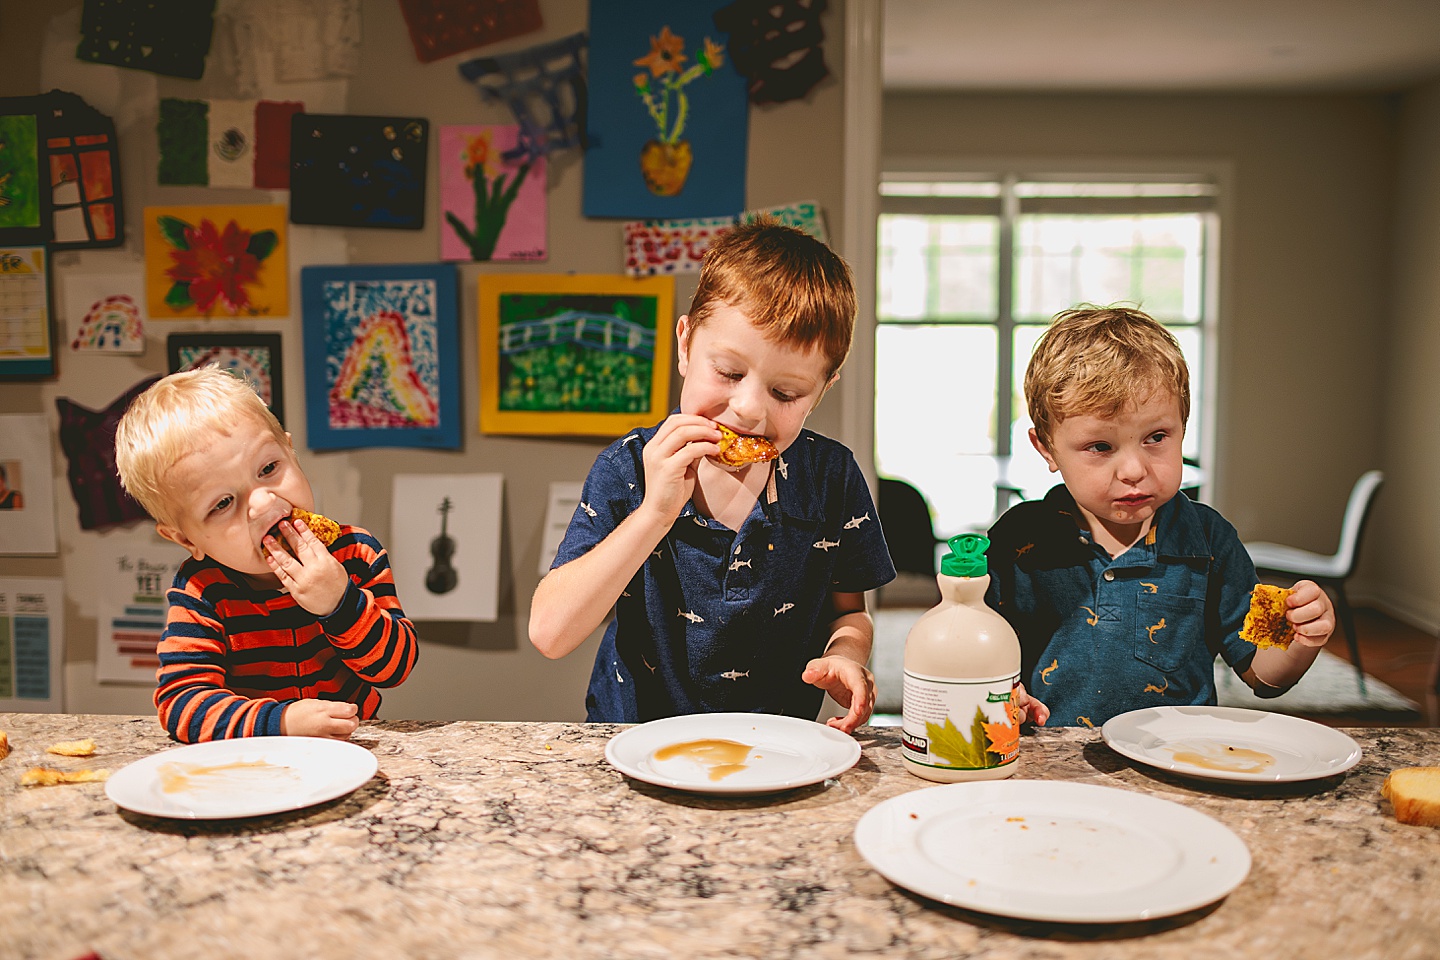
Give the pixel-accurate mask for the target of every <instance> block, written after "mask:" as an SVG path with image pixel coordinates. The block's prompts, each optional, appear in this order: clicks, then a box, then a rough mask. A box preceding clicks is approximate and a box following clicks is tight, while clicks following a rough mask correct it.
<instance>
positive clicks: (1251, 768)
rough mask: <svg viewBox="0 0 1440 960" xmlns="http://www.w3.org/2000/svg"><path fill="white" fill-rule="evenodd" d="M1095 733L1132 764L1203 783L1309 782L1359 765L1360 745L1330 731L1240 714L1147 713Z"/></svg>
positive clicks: (1207, 710)
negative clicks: (1197, 778)
mask: <svg viewBox="0 0 1440 960" xmlns="http://www.w3.org/2000/svg"><path fill="white" fill-rule="evenodd" d="M1100 733H1101V735H1102V736H1103V737H1104V738H1105V742H1106V743H1108V744H1109V745H1110V747H1111V749H1113V750H1114V751H1115V752H1117V753H1121V754H1124V755H1125V756H1127V757H1129V758H1130V759H1131V760H1135V761H1138V762H1140V763H1144V764H1149V765H1150V766H1152V767H1158V768H1159V769H1161V770H1169V771H1170V772H1172V773H1175V774H1178V775H1182V776H1187V777H1199V778H1201V779H1205V780H1234V781H1253V782H1257V783H1288V782H1291V781H1295V780H1315V779H1318V778H1321V777H1332V776H1334V775H1335V774H1337V773H1343V772H1345V771H1346V770H1349V769H1350V768H1351V767H1353V766H1355V764H1357V763H1359V762H1360V745H1359V744H1358V743H1356V742H1355V741H1354V740H1352V739H1350V738H1349V737H1347V736H1346V735H1345V734H1343V733H1341V732H1340V731H1339V730H1336V729H1334V728H1333V727H1327V726H1324V725H1323V724H1319V723H1312V722H1311V721H1309V720H1301V719H1300V718H1299V717H1289V716H1286V715H1285V714H1283V713H1267V712H1265V711H1264V710H1245V709H1242V708H1240V707H1147V708H1146V709H1144V710H1132V711H1130V712H1129V713H1122V714H1120V715H1119V716H1118V717H1111V718H1110V719H1109V720H1107V721H1105V725H1104V726H1103V727H1101V728H1100Z"/></svg>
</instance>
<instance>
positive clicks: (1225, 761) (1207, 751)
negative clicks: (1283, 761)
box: [1170, 741, 1275, 773]
mask: <svg viewBox="0 0 1440 960" xmlns="http://www.w3.org/2000/svg"><path fill="white" fill-rule="evenodd" d="M1170 755H1171V757H1173V758H1174V760H1175V762H1176V763H1184V764H1189V765H1190V766H1192V767H1200V768H1201V769H1202V770H1220V771H1223V772H1225V773H1264V772H1265V771H1266V770H1268V769H1269V768H1270V767H1272V766H1274V765H1275V758H1274V757H1272V756H1271V755H1270V754H1268V753H1264V752H1262V751H1260V750H1251V749H1249V748H1247V747H1232V746H1230V745H1229V744H1226V743H1219V742H1215V741H1202V742H1200V743H1178V744H1175V745H1174V746H1173V747H1171V748H1170Z"/></svg>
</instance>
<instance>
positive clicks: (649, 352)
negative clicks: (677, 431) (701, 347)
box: [479, 274, 675, 436]
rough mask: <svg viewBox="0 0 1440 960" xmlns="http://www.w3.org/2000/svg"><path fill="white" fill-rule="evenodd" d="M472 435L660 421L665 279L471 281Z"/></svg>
mask: <svg viewBox="0 0 1440 960" xmlns="http://www.w3.org/2000/svg"><path fill="white" fill-rule="evenodd" d="M479 300H480V337H479V340H480V432H481V433H508V434H570V435H581V436H584V435H590V436H613V435H616V434H619V433H623V432H624V431H626V430H629V429H630V428H632V427H636V426H641V425H646V424H650V423H654V422H656V421H658V420H662V419H664V417H665V413H666V407H667V404H668V403H669V397H670V364H671V346H670V343H671V333H670V329H671V327H670V325H671V323H673V320H674V315H673V304H674V300H675V281H674V278H672V277H649V278H645V279H634V278H630V277H623V276H558V275H541V274H503V275H498V274H497V275H493V276H491V275H485V276H481V278H480V296H479Z"/></svg>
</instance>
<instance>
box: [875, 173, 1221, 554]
mask: <svg viewBox="0 0 1440 960" xmlns="http://www.w3.org/2000/svg"><path fill="white" fill-rule="evenodd" d="M1216 200H1217V198H1216V188H1215V185H1214V183H1213V182H1211V181H1210V180H1208V179H1206V178H1202V177H1194V176H1191V177H1170V178H1160V177H1150V178H1142V177H1136V176H1127V177H1125V178H1102V177H1087V178H1086V179H1085V181H1083V182H1080V181H1077V180H1075V179H1073V178H1072V179H1066V180H1063V181H1062V180H1058V179H1044V178H1040V177H1024V176H1021V175H1018V174H1010V175H1005V176H992V177H977V178H960V177H954V178H945V179H940V178H937V177H935V176H934V175H929V176H925V175H906V174H901V173H887V174H886V175H885V177H884V182H883V183H882V185H881V215H880V222H879V243H878V259H877V272H878V278H877V280H878V283H877V305H876V320H877V324H876V339H875V459H876V468H877V471H878V473H879V474H880V475H881V476H883V477H893V478H896V479H900V480H905V481H907V482H909V483H911V484H912V485H914V486H915V487H916V488H918V489H919V490H920V491H921V492H922V493H923V494H924V495H925V497H926V499H927V500H929V501H930V504H931V507H932V509H933V511H934V516H935V528H936V531H937V532H938V533H939V534H941V535H942V536H949V535H952V534H954V533H957V532H960V531H962V530H971V529H982V528H984V527H986V526H988V525H989V523H990V522H991V521H992V520H993V519H994V517H995V514H996V511H997V510H998V509H1000V508H1001V507H1003V505H1004V503H1005V499H1006V498H1005V494H1004V493H1003V492H1002V493H1001V495H1000V496H999V497H998V498H997V488H996V485H997V481H998V482H999V483H1000V484H1001V486H1002V488H1004V487H1005V486H1007V485H1014V486H1017V487H1021V488H1023V489H1024V490H1025V493H1026V494H1027V495H1040V494H1043V492H1044V489H1046V488H1048V485H1049V482H1050V481H1051V480H1053V481H1054V482H1058V477H1054V478H1051V477H1049V476H1048V475H1046V474H1045V468H1044V464H1043V461H1041V460H1040V457H1039V455H1038V454H1036V453H1035V452H1034V450H1033V449H1032V448H1031V446H1030V442H1029V439H1028V436H1027V434H1028V430H1029V428H1030V420H1029V416H1028V414H1027V412H1026V409H1025V398H1024V393H1023V379H1024V373H1025V366H1026V364H1027V363H1028V362H1029V358H1030V353H1031V350H1032V349H1033V348H1034V345H1035V341H1036V340H1037V339H1038V338H1039V336H1040V334H1041V332H1042V331H1043V330H1044V329H1045V326H1046V325H1047V324H1048V323H1049V321H1050V319H1051V318H1052V317H1053V316H1054V315H1055V314H1056V313H1058V312H1060V311H1061V310H1065V309H1068V308H1070V307H1072V306H1075V305H1077V304H1081V303H1093V304H1100V305H1106V304H1112V303H1125V304H1129V305H1132V306H1138V307H1139V308H1140V309H1142V310H1144V311H1145V312H1147V313H1149V314H1150V315H1151V316H1153V317H1155V318H1156V319H1157V320H1159V321H1161V322H1162V323H1164V324H1165V325H1166V326H1167V327H1169V329H1170V330H1171V331H1172V332H1173V333H1174V334H1175V335H1176V338H1177V339H1178V340H1179V341H1180V345H1181V348H1182V349H1183V350H1184V352H1185V357H1186V360H1187V362H1188V363H1189V365H1190V374H1191V414H1190V420H1189V423H1188V425H1187V428H1186V434H1185V442H1184V452H1185V455H1186V457H1187V458H1188V459H1190V460H1191V461H1192V462H1195V461H1198V459H1199V456H1200V451H1201V450H1202V449H1205V448H1206V447H1207V446H1208V444H1207V443H1206V442H1205V441H1206V440H1207V439H1208V438H1206V437H1205V436H1204V424H1206V423H1208V422H1210V421H1211V420H1212V419H1213V418H1212V417H1210V416H1209V405H1210V404H1211V403H1212V402H1213V401H1212V398H1211V397H1209V396H1208V395H1207V391H1206V388H1205V383H1206V377H1205V372H1206V365H1207V362H1208V359H1207V358H1208V356H1209V355H1210V354H1211V353H1212V352H1213V346H1214V344H1213V340H1214V327H1215V324H1214V304H1213V300H1214V296H1213V291H1214V290H1215V289H1216V282H1215V280H1216V278H1215V275H1214V273H1215V269H1216V266H1217V262H1218V257H1217V256H1216V255H1215V248H1216V238H1217V235H1218V227H1219V222H1218V214H1217V206H1216ZM1017 477H1018V478H1020V479H1018V480H1017V479H1016V478H1017Z"/></svg>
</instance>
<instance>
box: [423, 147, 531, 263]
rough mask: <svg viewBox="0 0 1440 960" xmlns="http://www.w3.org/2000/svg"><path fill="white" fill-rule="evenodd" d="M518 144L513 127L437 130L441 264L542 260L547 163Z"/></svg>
mask: <svg viewBox="0 0 1440 960" xmlns="http://www.w3.org/2000/svg"><path fill="white" fill-rule="evenodd" d="M519 145H520V128H519V127H518V126H514V125H503V124H487V125H468V126H443V127H441V128H440V212H441V214H442V216H443V219H444V221H445V225H444V226H442V227H441V237H440V251H441V257H442V259H445V260H466V261H488V260H543V259H544V258H545V209H544V196H545V158H544V157H543V156H541V157H531V156H529V155H527V154H526V153H524V152H523V151H522V150H520V149H518V148H519Z"/></svg>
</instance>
